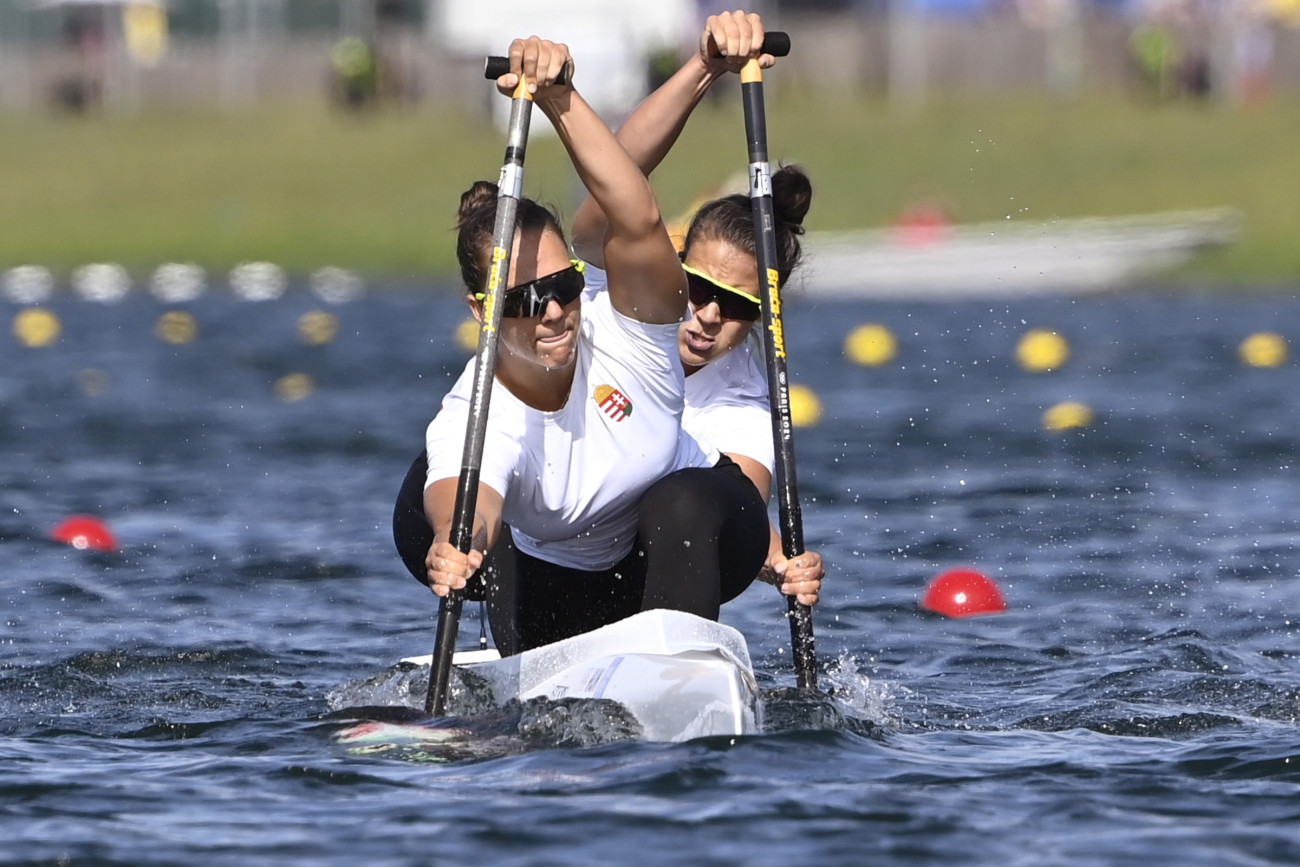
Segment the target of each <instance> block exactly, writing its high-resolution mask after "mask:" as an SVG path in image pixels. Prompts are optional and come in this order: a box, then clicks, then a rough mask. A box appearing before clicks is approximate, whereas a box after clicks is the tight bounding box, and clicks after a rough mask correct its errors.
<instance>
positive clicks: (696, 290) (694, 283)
mask: <svg viewBox="0 0 1300 867" xmlns="http://www.w3.org/2000/svg"><path fill="white" fill-rule="evenodd" d="M682 270H683V271H685V272H686V285H687V288H688V289H689V290H690V293H691V304H693V305H695V306H696V307H703V306H705V305H706V304H708V303H709V302H710V301H715V300H716V301H717V302H718V313H720V314H722V316H723V317H724V318H726V319H740V320H743V321H745V322H757V321H758V317H759V316H761V315H762V314H763V308H762V305H761V302H759V300H758V298H757V297H756V296H754V295H750V294H749V293H748V292H746V291H745V290H744V289H737V288H736V287H735V286H728V285H727V284H726V283H720V282H718V281H717V280H714V279H713V278H712V277H710V276H709V275H708V274H705V273H704V272H703V271H698V270H696V269H695V268H692V267H691V266H690V265H685V264H684V265H682Z"/></svg>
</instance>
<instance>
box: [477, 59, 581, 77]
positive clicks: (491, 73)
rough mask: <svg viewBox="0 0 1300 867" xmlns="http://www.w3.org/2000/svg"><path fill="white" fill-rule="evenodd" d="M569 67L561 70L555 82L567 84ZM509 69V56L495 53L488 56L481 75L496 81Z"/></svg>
mask: <svg viewBox="0 0 1300 867" xmlns="http://www.w3.org/2000/svg"><path fill="white" fill-rule="evenodd" d="M571 69H572V67H569V68H566V69H564V70H561V72H560V75H559V77H558V78H556V79H555V83H556V84H568V83H569V72H570V70H571ZM509 71H510V58H509V57H497V56H495V55H492V56H489V57H488V59H487V60H486V61H485V62H484V64H483V77H484V78H490V79H492V80H493V81H496V80H497V79H498V78H500V77H501V76H503V75H505V74H506V73H507V72H509Z"/></svg>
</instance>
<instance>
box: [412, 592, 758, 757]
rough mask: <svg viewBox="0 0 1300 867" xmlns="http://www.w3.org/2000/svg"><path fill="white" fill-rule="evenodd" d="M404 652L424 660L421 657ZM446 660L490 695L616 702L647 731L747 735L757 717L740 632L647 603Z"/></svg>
mask: <svg viewBox="0 0 1300 867" xmlns="http://www.w3.org/2000/svg"><path fill="white" fill-rule="evenodd" d="M408 661H410V662H415V663H418V664H424V665H427V664H428V663H429V657H427V656H426V657H417V658H412V659H410V660H408ZM455 663H456V665H457V667H458V668H461V669H463V671H464V672H465V673H466V674H468V675H472V676H474V677H473V679H475V680H479V681H481V682H483V683H485V684H487V685H488V686H489V687H490V688H491V690H492V693H493V698H494V700H495V701H496V702H498V703H504V702H506V701H508V700H510V699H516V698H517V699H519V700H524V701H526V700H528V699H531V698H538V697H540V698H547V699H572V698H583V699H608V700H612V701H616V702H618V703H619V704H621V705H623V707H624V708H626V709H627V710H628V711H629V712H630V713H631V714H632V715H633V716H634V717H636V719H637V721H638V722H639V723H640V724H641V727H642V737H644V738H645V739H646V740H653V741H685V740H690V739H692V738H698V737H708V736H717V735H743V734H752V733H754V732H757V731H758V730H759V728H760V726H761V724H762V720H761V719H760V708H761V705H760V703H759V697H758V684H757V682H756V681H755V679H754V672H753V668H752V666H751V664H750V660H749V649H748V647H747V646H746V644H745V639H744V636H742V635H741V634H740V633H739V632H737V631H736V630H735V629H732V628H731V627H729V626H724V625H722V624H720V623H714V622H713V621H711V620H705V619H703V618H700V617H696V616H694V615H692V614H685V613H682V612H680V611H646V612H643V613H641V614H637V615H634V616H632V617H629V618H627V619H626V620H620V621H619V622H617V623H612V624H610V625H609V626H605V627H602V628H600V629H596V630H593V631H591V632H588V633H584V634H582V635H578V636H575V637H573V638H569V639H566V640H564V641H558V642H556V643H554V644H548V645H546V646H545V647H539V648H536V649H534V650H527V651H524V652H523V653H520V654H518V655H516V656H509V657H505V658H504V659H502V658H497V659H487V660H483V659H482V654H481V652H471V653H470V654H457V656H456V660H455ZM451 709H452V710H454V709H455V708H454V705H453V707H452V708H451Z"/></svg>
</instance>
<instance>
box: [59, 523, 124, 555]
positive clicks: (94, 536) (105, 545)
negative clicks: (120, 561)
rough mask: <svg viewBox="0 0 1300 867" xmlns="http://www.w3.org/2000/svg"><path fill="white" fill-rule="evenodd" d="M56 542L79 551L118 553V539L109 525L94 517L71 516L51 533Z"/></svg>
mask: <svg viewBox="0 0 1300 867" xmlns="http://www.w3.org/2000/svg"><path fill="white" fill-rule="evenodd" d="M50 537H51V538H53V539H54V541H56V542H63V543H64V544H67V545H71V546H72V547H74V548H76V549H78V550H83V551H84V550H85V549H87V548H90V549H92V550H95V551H116V550H117V538H116V537H114V536H113V532H112V531H111V530H109V529H108V525H107V524H105V523H104V522H103V521H101V520H99V519H98V518H96V517H95V516H94V515H71V516H69V517H68V518H65V519H64V520H63V521H62V522H61V523H60V524H59V525H58V526H57V527H55V528H54V530H53V531H51V533H50Z"/></svg>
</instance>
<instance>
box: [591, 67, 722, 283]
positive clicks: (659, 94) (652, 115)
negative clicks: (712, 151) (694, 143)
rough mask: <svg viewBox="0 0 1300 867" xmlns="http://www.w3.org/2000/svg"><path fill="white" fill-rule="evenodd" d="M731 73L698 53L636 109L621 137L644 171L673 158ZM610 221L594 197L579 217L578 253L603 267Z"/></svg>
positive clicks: (621, 143)
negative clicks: (694, 115)
mask: <svg viewBox="0 0 1300 867" xmlns="http://www.w3.org/2000/svg"><path fill="white" fill-rule="evenodd" d="M724 72H725V70H717V69H710V68H709V66H708V65H707V64H705V63H704V61H703V60H702V59H701V58H700V56H699V55H698V54H696V55H692V56H691V58H690V59H689V60H688V61H686V63H684V64H683V65H682V67H681V69H679V70H677V72H676V73H674V74H673V76H672V78H670V79H668V81H666V82H665V83H664V84H663V85H662V86H660V87H659V88H658V89H657V90H655V92H654V93H652V94H650V95H649V96H648V97H646V98H645V100H644V101H643V102H642V103H641V104H640V105H638V106H637V107H636V109H635V110H634V111H633V112H632V114H631V115H630V116H629V117H628V119H627V120H626V121H625V122H624V123H623V126H622V127H620V128H619V130H618V132H617V133H615V138H616V140H617V141H618V143H619V144H620V145H622V147H623V149H624V150H625V151H627V154H628V156H629V157H631V158H632V162H634V163H636V165H637V168H639V169H640V170H641V173H642V174H644V175H646V176H647V177H649V175H650V173H651V172H653V171H654V170H655V169H656V168H658V167H659V164H660V163H662V162H663V161H664V158H665V157H666V156H668V152H669V151H671V150H672V147H673V145H674V144H676V143H677V139H678V137H680V136H681V134H682V130H684V129H685V128H686V121H687V120H688V119H689V118H690V116H691V112H693V111H694V110H695V107H696V106H697V105H699V104H700V100H701V99H703V98H704V95H705V94H706V93H708V91H709V88H710V87H711V86H712V85H713V83H714V82H715V81H717V80H718V78H719V77H720V75H722V74H723V73H724ZM607 227H608V222H607V220H606V218H605V212H604V210H603V209H601V207H600V205H598V204H597V203H596V201H595V200H594V199H593V198H592V197H591V196H588V197H587V198H586V199H584V200H583V202H582V204H581V205H580V206H579V207H578V212H577V214H576V215H575V216H574V219H573V249H574V251H575V252H576V253H577V254H578V255H579V256H581V257H582V258H583V259H586V260H587V261H588V262H591V263H592V264H593V265H596V266H597V267H601V268H603V267H604V266H605V260H604V250H603V244H604V239H605V231H606V228H607Z"/></svg>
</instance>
